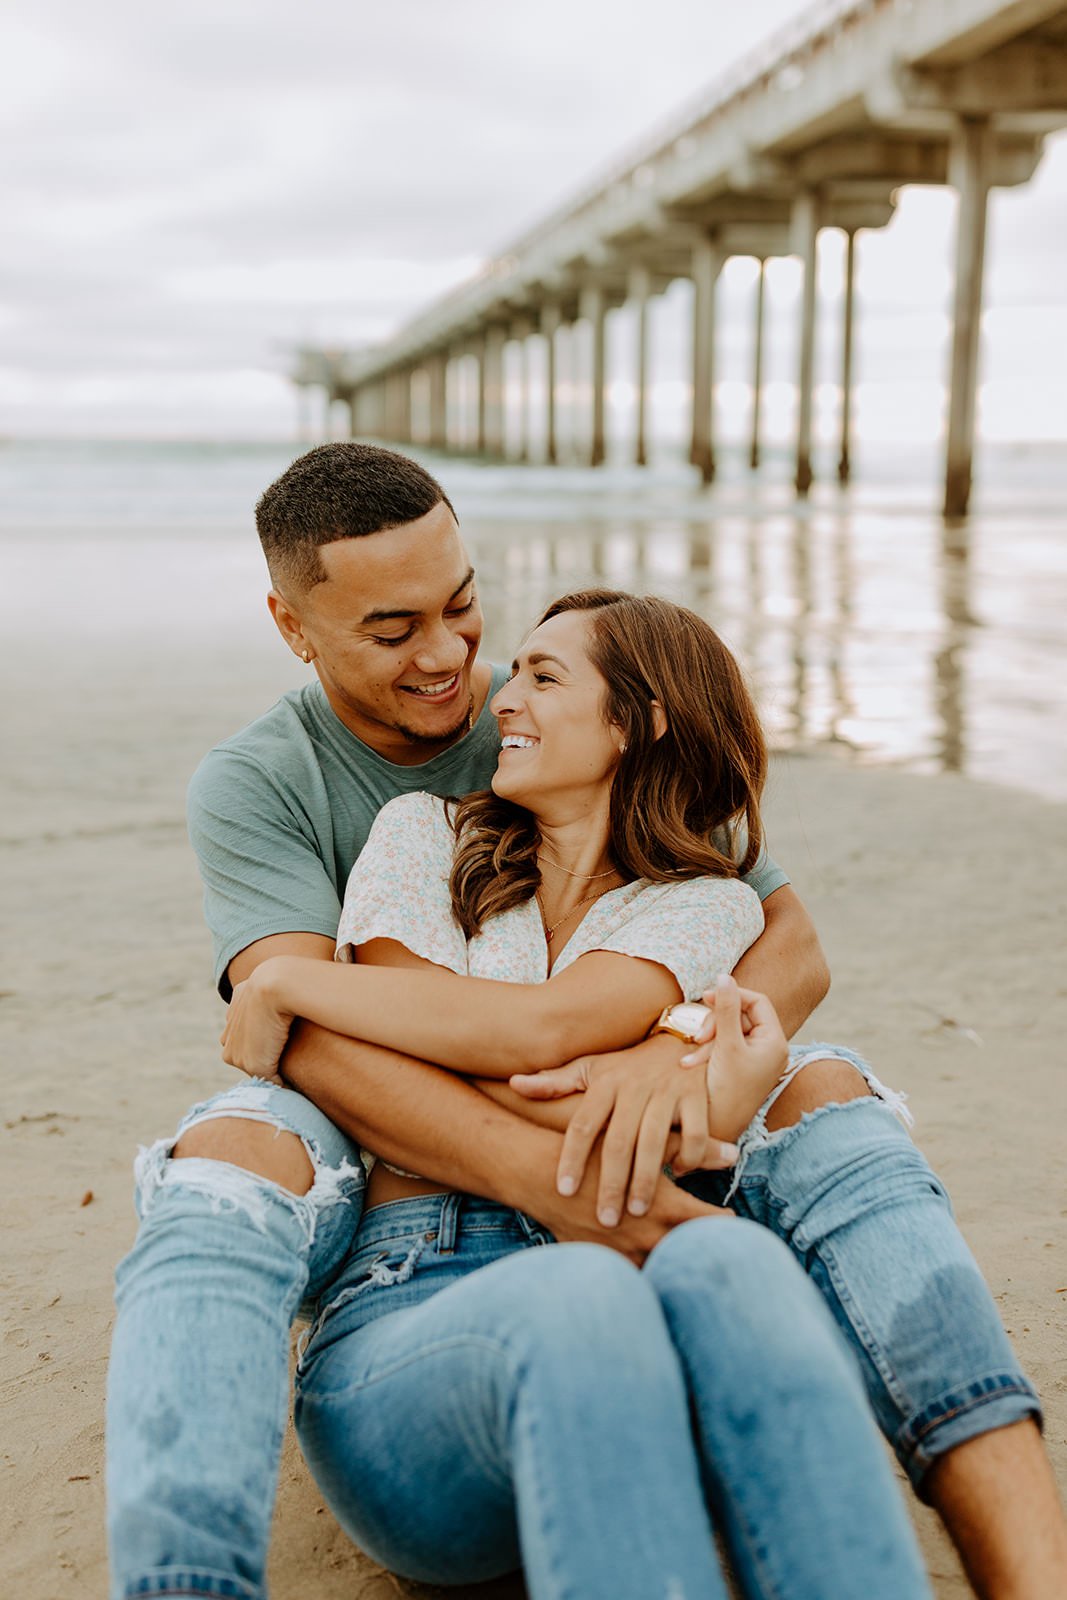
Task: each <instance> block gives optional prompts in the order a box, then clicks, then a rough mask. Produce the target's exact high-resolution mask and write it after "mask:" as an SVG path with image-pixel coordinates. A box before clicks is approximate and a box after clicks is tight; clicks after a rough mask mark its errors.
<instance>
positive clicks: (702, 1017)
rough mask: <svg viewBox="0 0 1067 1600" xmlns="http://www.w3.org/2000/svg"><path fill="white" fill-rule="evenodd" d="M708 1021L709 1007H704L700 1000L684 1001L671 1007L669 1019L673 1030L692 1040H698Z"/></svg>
mask: <svg viewBox="0 0 1067 1600" xmlns="http://www.w3.org/2000/svg"><path fill="white" fill-rule="evenodd" d="M707 1019H708V1007H707V1006H702V1005H701V1004H700V1002H699V1000H683V1001H681V1003H680V1004H679V1005H676V1006H671V1009H670V1015H669V1018H668V1020H669V1022H670V1025H671V1027H672V1028H675V1029H677V1031H678V1032H679V1033H682V1034H685V1035H686V1036H687V1037H688V1038H691V1039H695V1038H696V1036H697V1034H698V1033H699V1032H700V1030H701V1028H702V1027H703V1026H704V1024H705V1022H706V1021H707Z"/></svg>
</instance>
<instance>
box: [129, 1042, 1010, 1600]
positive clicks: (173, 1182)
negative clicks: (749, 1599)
mask: <svg viewBox="0 0 1067 1600" xmlns="http://www.w3.org/2000/svg"><path fill="white" fill-rule="evenodd" d="M826 1055H842V1056H844V1057H845V1058H846V1059H849V1060H853V1059H855V1058H853V1057H852V1056H851V1055H850V1054H849V1053H848V1052H844V1051H839V1050H835V1049H834V1048H832V1047H818V1049H817V1050H815V1049H813V1050H810V1051H809V1052H808V1053H807V1054H806V1055H805V1054H804V1053H803V1052H795V1054H794V1060H795V1062H796V1063H797V1064H798V1065H802V1064H803V1062H804V1061H805V1060H810V1059H813V1058H815V1057H823V1056H826ZM857 1064H859V1065H861V1070H866V1069H863V1068H862V1064H860V1063H858V1062H857ZM879 1087H880V1086H879ZM242 1115H243V1116H255V1117H258V1118H260V1119H263V1120H266V1121H268V1122H271V1123H273V1124H274V1125H275V1126H277V1127H279V1128H283V1129H287V1130H289V1131H292V1132H295V1133H297V1134H299V1135H300V1136H301V1137H302V1138H303V1140H304V1143H305V1148H306V1149H307V1150H308V1154H309V1156H310V1157H311V1160H312V1163H313V1166H314V1169H315V1174H316V1180H315V1183H314V1185H313V1187H312V1189H311V1190H310V1191H309V1193H308V1194H307V1195H306V1196H304V1197H302V1198H297V1197H294V1196H292V1195H289V1194H286V1193H285V1191H283V1190H281V1189H279V1188H277V1187H276V1186H275V1185H273V1184H270V1183H268V1182H266V1181H265V1180H261V1179H259V1178H256V1177H254V1176H253V1175H252V1174H249V1173H242V1172H240V1171H239V1170H238V1169H236V1168H232V1167H228V1166H226V1165H224V1164H222V1163H220V1162H213V1161H200V1160H195V1159H185V1160H182V1161H176V1162H172V1161H170V1160H168V1154H169V1149H170V1145H171V1143H172V1142H173V1141H160V1143H159V1144H158V1145H156V1146H154V1147H153V1148H152V1149H151V1150H149V1151H145V1152H142V1155H141V1157H140V1158H139V1160H138V1186H139V1210H140V1212H141V1217H142V1221H141V1226H140V1229H139V1232H138V1236H137V1240H136V1243H135V1244H134V1247H133V1249H132V1251H131V1252H130V1255H129V1256H128V1257H127V1258H126V1260H125V1261H124V1262H123V1263H122V1265H121V1266H120V1268H119V1273H118V1296H117V1298H118V1311H119V1314H118V1320H117V1323H116V1328H115V1336H114V1343H113V1349H112V1362H111V1371H110V1377H109V1396H108V1495H109V1535H110V1544H111V1559H112V1583H113V1589H112V1594H113V1596H114V1597H115V1600H126V1597H127V1596H130V1595H134V1594H159V1595H165V1594H171V1595H175V1594H179V1593H185V1594H189V1593H192V1594H202V1595H229V1596H235V1597H238V1600H260V1597H261V1596H262V1595H263V1594H264V1593H265V1589H264V1568H265V1560H266V1546H267V1537H268V1532H269V1526H270V1516H271V1509H272V1504H273V1496H274V1489H275V1482H276V1476H277V1466H278V1451H279V1447H280V1441H281V1437H282V1431H283V1427H284V1421H285V1415H286V1399H287V1379H288V1350H289V1326H290V1323H291V1321H292V1319H293V1317H294V1315H295V1314H296V1312H297V1309H298V1308H299V1307H300V1306H301V1304H303V1305H304V1306H305V1307H307V1306H309V1305H310V1304H311V1303H313V1302H315V1301H316V1300H318V1301H320V1302H321V1303H322V1304H324V1305H332V1304H334V1303H335V1301H336V1299H337V1298H338V1295H339V1293H341V1292H342V1287H343V1286H347V1287H354V1285H353V1284H352V1281H351V1275H350V1271H349V1268H350V1266H351V1261H350V1259H349V1257H350V1251H351V1248H352V1246H353V1239H354V1236H355V1233H356V1225H357V1223H358V1220H359V1209H360V1196H361V1191H362V1184H363V1173H362V1169H361V1168H360V1167H359V1165H358V1160H357V1152H356V1150H355V1148H354V1147H353V1146H352V1145H351V1143H350V1142H349V1141H348V1140H347V1139H346V1138H345V1137H344V1136H343V1135H342V1134H341V1133H339V1132H338V1130H337V1129H336V1128H335V1127H334V1126H333V1125H332V1124H331V1123H330V1122H329V1121H328V1120H327V1119H326V1118H325V1117H324V1116H323V1115H322V1114H321V1113H320V1112H319V1111H317V1110H316V1108H315V1107H314V1106H312V1105H311V1104H310V1103H309V1102H308V1101H306V1100H305V1099H304V1098H303V1097H302V1096H300V1095H298V1094H296V1093H294V1092H293V1091H291V1090H286V1089H277V1088H270V1087H267V1086H264V1085H258V1084H255V1083H250V1084H247V1085H238V1086H237V1087H236V1088H234V1089H231V1090H229V1091H227V1092H226V1093H225V1094H224V1095H220V1096H217V1097H216V1098H215V1099H214V1100H213V1101H210V1102H208V1103H207V1104H206V1105H205V1106H202V1107H198V1108H196V1110H195V1111H194V1112H191V1113H190V1115H189V1116H188V1117H187V1118H186V1120H185V1122H184V1123H183V1125H182V1130H180V1131H184V1128H186V1127H188V1126H190V1125H191V1124H192V1123H193V1122H195V1121H198V1120H202V1119H203V1118H205V1117H210V1116H242ZM763 1115H764V1113H762V1112H761V1114H760V1115H759V1116H758V1117H757V1118H756V1120H755V1122H754V1123H753V1126H752V1128H751V1129H750V1130H749V1131H748V1133H746V1135H745V1136H744V1138H743V1140H742V1155H741V1159H740V1161H739V1164H738V1169H737V1174H736V1180H735V1192H734V1194H733V1198H732V1200H731V1204H733V1205H734V1206H735V1208H736V1209H737V1211H738V1212H739V1213H740V1214H741V1215H742V1216H745V1217H749V1218H753V1219H754V1220H756V1221H758V1222H760V1223H762V1224H764V1225H765V1226H766V1227H767V1228H769V1229H770V1230H771V1231H773V1232H776V1233H778V1234H779V1235H780V1236H781V1237H782V1238H783V1239H784V1240H785V1242H786V1243H787V1244H788V1245H789V1247H790V1249H791V1250H792V1251H793V1253H794V1255H796V1256H797V1257H798V1258H799V1259H800V1261H801V1263H802V1265H803V1266H804V1267H805V1268H806V1269H807V1271H808V1274H809V1275H810V1276H811V1278H812V1279H813V1281H814V1282H815V1283H816V1285H817V1286H818V1288H819V1289H820V1290H821V1291H822V1293H823V1295H824V1296H825V1297H826V1299H827V1300H828V1302H829V1305H830V1308H831V1311H832V1312H833V1314H834V1316H835V1318H836V1319H837V1321H838V1322H839V1324H840V1326H841V1328H842V1330H843V1332H844V1333H845V1336H846V1338H847V1340H848V1342H849V1343H850V1344H851V1346H852V1348H853V1351H854V1352H855V1354H856V1356H857V1357H858V1359H859V1362H860V1365H861V1370H862V1373H863V1376H864V1378H865V1380H866V1383H867V1388H868V1394H869V1396H870V1398H871V1401H872V1403H873V1406H874V1409H875V1412H876V1415H877V1418H878V1421H879V1422H880V1424H881V1426H882V1429H883V1431H884V1432H885V1433H886V1435H887V1437H888V1438H889V1439H890V1442H891V1443H892V1444H893V1446H894V1448H895V1449H896V1450H897V1453H898V1455H899V1457H900V1459H901V1460H902V1461H903V1463H904V1465H905V1466H906V1467H907V1469H908V1471H909V1473H910V1474H911V1476H912V1479H913V1482H915V1483H916V1485H917V1487H918V1488H919V1490H920V1492H922V1483H923V1478H924V1475H925V1473H926V1470H927V1469H928V1467H929V1465H930V1464H931V1463H932V1462H933V1461H934V1460H936V1458H937V1457H938V1456H939V1455H941V1454H942V1453H943V1452H944V1451H945V1450H948V1449H951V1448H952V1447H953V1446H954V1445H956V1444H959V1443H961V1442H962V1441H963V1440H965V1439H968V1438H972V1437H975V1436H977V1435H978V1434H981V1433H983V1432H985V1431H986V1430H987V1429H992V1428H997V1427H1003V1426H1005V1425H1006V1424H1008V1423H1010V1422H1014V1421H1017V1420H1018V1419H1019V1418H1021V1417H1024V1416H1036V1415H1037V1414H1038V1403H1037V1399H1036V1395H1035V1393H1034V1391H1033V1388H1032V1386H1031V1385H1030V1384H1029V1382H1028V1381H1027V1379H1026V1377H1025V1376H1024V1374H1023V1373H1022V1372H1021V1370H1020V1369H1019V1367H1018V1364H1017V1363H1016V1361H1015V1358H1014V1356H1013V1354H1012V1351H1011V1347H1010V1345H1009V1344H1008V1341H1007V1338H1006V1336H1005V1334H1004V1331H1003V1329H1002V1327H1001V1324H1000V1321H999V1318H998V1316H997V1313H996V1310H995V1307H994V1305H993V1302H992V1299H991V1297H990V1295H989V1293H988V1290H987V1289H986V1287H985V1285H984V1283H983V1281H982V1279H981V1276H980V1274H979V1272H978V1269H977V1267H976V1265H975V1263H974V1261H973V1259H972V1257H971V1256H970V1253H969V1252H968V1250H967V1248H966V1245H965V1244H964V1242H963V1240H962V1238H961V1237H960V1235H959V1232H958V1230H957V1228H956V1226H955V1223H954V1221H953V1219H952V1214H951V1210H950V1208H949V1205H948V1201H947V1198H946V1197H945V1194H944V1191H943V1189H942V1188H941V1185H940V1184H939V1183H938V1180H937V1179H936V1177H935V1176H934V1175H933V1173H932V1172H931V1171H930V1168H929V1167H928V1165H927V1164H926V1162H925V1161H924V1159H923V1157H922V1156H921V1155H920V1154H919V1153H918V1151H916V1150H915V1148H914V1146H913V1145H912V1144H911V1142H910V1140H909V1139H908V1138H907V1136H906V1134H905V1133H904V1131H903V1129H901V1128H900V1126H899V1125H898V1123H897V1122H896V1120H895V1118H894V1117H892V1116H891V1114H890V1111H889V1108H888V1106H887V1105H886V1104H884V1103H881V1102H880V1101H878V1100H876V1099H864V1100H859V1101H851V1102H849V1103H848V1104H846V1105H845V1106H841V1107H831V1108H828V1109H825V1110H823V1111H820V1112H817V1113H815V1114H814V1115H813V1116H810V1117H805V1118H804V1119H803V1120H802V1122H801V1123H799V1124H798V1125H797V1126H796V1127H795V1128H787V1129H785V1130H783V1131H782V1132H780V1133H776V1134H770V1135H768V1134H766V1132H765V1131H764V1127H763ZM686 1183H687V1186H697V1185H699V1186H700V1187H701V1192H703V1193H705V1194H706V1195H707V1197H708V1198H709V1199H718V1200H720V1201H721V1200H722V1199H723V1198H724V1196H725V1193H726V1190H727V1187H728V1179H727V1178H725V1177H723V1176H722V1175H717V1174H716V1175H710V1174H705V1175H700V1177H699V1178H698V1179H693V1180H686ZM376 1214H377V1213H376ZM370 1222H373V1218H371V1219H370ZM370 1222H369V1223H368V1226H370ZM520 1226H521V1224H520ZM724 1226H728V1227H732V1226H733V1224H724ZM424 1231H432V1230H431V1229H426V1230H424ZM746 1231H747V1230H746ZM364 1242H365V1236H364V1235H362V1234H361V1235H360V1238H359V1239H358V1240H357V1241H356V1243H355V1250H357V1251H359V1250H362V1248H363V1244H364ZM667 1242H668V1243H669V1241H667ZM549 1253H550V1252H545V1254H546V1255H547V1254H549ZM567 1253H569V1252H567ZM386 1265H387V1266H388V1262H387V1263H386ZM622 1265H625V1263H622ZM342 1314H343V1308H341V1307H338V1308H336V1311H335V1313H334V1316H333V1318H328V1319H327V1320H326V1323H325V1324H324V1326H323V1328H322V1330H321V1333H320V1334H319V1335H317V1337H316V1341H315V1348H314V1349H313V1350H309V1351H308V1352H307V1353H306V1357H305V1362H304V1367H305V1370H306V1371H308V1372H309V1371H310V1362H311V1359H312V1357H313V1356H315V1357H317V1354H318V1348H319V1340H320V1339H323V1340H324V1339H325V1338H326V1335H327V1329H328V1327H329V1323H330V1321H331V1320H335V1319H336V1318H337V1317H339V1316H340V1315H342ZM336 1326H338V1327H340V1326H341V1324H340V1322H336ZM306 1402H307V1391H306V1388H305V1392H304V1399H303V1400H302V1411H301V1418H302V1427H303V1426H305V1423H304V1411H303V1406H304V1404H305V1403H306ZM361 1488H362V1489H364V1490H365V1488H366V1484H365V1483H364V1484H363V1485H362V1486H361ZM712 1592H713V1591H712Z"/></svg>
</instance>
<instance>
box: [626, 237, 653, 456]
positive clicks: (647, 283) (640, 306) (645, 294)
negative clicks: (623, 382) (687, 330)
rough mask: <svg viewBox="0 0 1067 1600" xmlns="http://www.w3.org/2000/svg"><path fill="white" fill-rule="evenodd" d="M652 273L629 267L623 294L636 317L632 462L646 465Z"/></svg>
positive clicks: (644, 269) (645, 268)
mask: <svg viewBox="0 0 1067 1600" xmlns="http://www.w3.org/2000/svg"><path fill="white" fill-rule="evenodd" d="M651 294H652V275H651V273H650V272H649V270H648V268H647V267H631V269H630V276H629V279H628V281H627V285H626V297H627V299H628V300H630V301H632V302H633V307H634V312H635V315H636V321H637V374H636V389H637V417H636V426H635V429H634V464H635V466H638V467H645V466H647V465H648V439H647V434H648V302H649V298H650V296H651Z"/></svg>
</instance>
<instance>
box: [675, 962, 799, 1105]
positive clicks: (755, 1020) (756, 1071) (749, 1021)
mask: <svg viewBox="0 0 1067 1600" xmlns="http://www.w3.org/2000/svg"><path fill="white" fill-rule="evenodd" d="M701 999H702V1000H703V1002H704V1004H705V1005H706V1006H710V1008H711V1012H712V1014H711V1017H710V1018H709V1019H708V1022H707V1024H706V1025H705V1027H704V1029H703V1037H702V1039H701V1041H700V1042H699V1043H698V1045H697V1047H696V1049H695V1050H691V1051H690V1052H689V1054H688V1055H684V1056H683V1057H682V1066H683V1067H686V1068H688V1069H692V1068H693V1067H705V1068H706V1072H705V1081H706V1083H707V1091H708V1099H709V1101H710V1102H711V1103H712V1104H714V1103H715V1102H716V1101H718V1100H721V1099H723V1098H725V1097H727V1096H728V1097H730V1098H731V1099H733V1100H736V1099H737V1096H738V1091H739V1090H740V1089H741V1088H742V1087H743V1086H751V1088H752V1089H753V1090H754V1092H755V1093H756V1094H757V1095H758V1098H757V1101H756V1105H755V1106H754V1107H753V1108H752V1109H753V1111H755V1110H756V1109H757V1108H758V1107H759V1106H760V1105H762V1103H763V1101H764V1100H765V1099H766V1098H767V1095H768V1094H769V1093H770V1092H771V1090H772V1089H773V1087H774V1085H775V1083H776V1082H777V1080H778V1079H779V1078H780V1077H781V1075H782V1073H783V1072H784V1071H785V1068H786V1065H787V1063H788V1061H789V1043H788V1041H787V1039H786V1036H785V1034H784V1032H783V1031H782V1025H781V1023H780V1022H779V1020H778V1013H777V1012H776V1011H775V1009H774V1007H773V1006H772V1004H771V1002H770V1001H769V1000H768V998H767V996H766V995H765V994H757V993H756V991H755V990H754V989H739V988H738V986H737V984H736V983H735V982H734V980H733V978H731V977H728V976H726V975H725V974H724V975H723V976H722V977H720V978H719V979H718V981H717V983H716V985H715V988H714V989H709V990H708V991H707V993H706V994H704V995H702V996H701ZM745 1120H746V1122H747V1121H748V1120H749V1119H748V1118H747V1117H746V1119H745Z"/></svg>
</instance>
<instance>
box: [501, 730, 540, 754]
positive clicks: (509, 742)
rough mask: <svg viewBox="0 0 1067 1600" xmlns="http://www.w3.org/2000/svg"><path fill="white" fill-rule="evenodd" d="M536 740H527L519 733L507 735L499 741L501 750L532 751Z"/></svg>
mask: <svg viewBox="0 0 1067 1600" xmlns="http://www.w3.org/2000/svg"><path fill="white" fill-rule="evenodd" d="M536 744H537V740H536V739H527V738H525V737H524V736H523V735H522V734H521V733H509V734H507V735H505V737H504V738H503V739H501V741H500V748H501V749H502V750H532V749H533V748H534V746H535V745H536Z"/></svg>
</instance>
